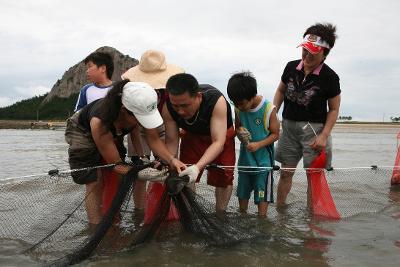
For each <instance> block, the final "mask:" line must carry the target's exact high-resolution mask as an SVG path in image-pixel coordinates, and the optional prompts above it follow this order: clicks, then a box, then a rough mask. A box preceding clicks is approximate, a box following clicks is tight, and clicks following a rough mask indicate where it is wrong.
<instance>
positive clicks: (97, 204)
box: [85, 171, 103, 225]
mask: <svg viewBox="0 0 400 267" xmlns="http://www.w3.org/2000/svg"><path fill="white" fill-rule="evenodd" d="M97 177H98V178H97V181H95V182H92V183H88V184H86V196H85V197H86V199H85V204H86V212H87V216H88V220H89V224H91V225H97V224H99V223H100V221H101V219H102V217H103V216H102V212H101V205H102V201H103V200H102V192H103V180H102V178H101V173H100V172H99V171H98V172H97Z"/></svg>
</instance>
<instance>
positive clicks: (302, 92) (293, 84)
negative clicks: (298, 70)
mask: <svg viewBox="0 0 400 267" xmlns="http://www.w3.org/2000/svg"><path fill="white" fill-rule="evenodd" d="M296 88H298V89H296ZM319 90H320V88H319V87H318V86H316V85H314V82H313V81H309V82H306V83H304V84H301V81H295V80H294V79H293V78H289V81H288V83H287V90H286V97H287V98H288V99H289V100H290V101H292V102H295V103H297V104H298V105H301V106H305V107H307V106H308V105H309V104H310V102H311V99H312V98H313V96H314V95H316V94H317V91H319Z"/></svg>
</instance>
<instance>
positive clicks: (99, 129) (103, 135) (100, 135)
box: [90, 117, 130, 174]
mask: <svg viewBox="0 0 400 267" xmlns="http://www.w3.org/2000/svg"><path fill="white" fill-rule="evenodd" d="M90 128H91V132H92V137H93V140H94V142H95V144H96V146H97V149H98V150H99V152H100V154H101V156H102V157H103V159H104V160H105V161H106V162H107V163H108V164H113V163H118V162H121V161H122V159H121V157H120V156H119V152H118V149H117V147H116V146H115V143H114V138H113V136H112V133H111V132H110V131H109V130H108V129H107V128H105V127H104V125H103V123H102V122H101V120H100V119H99V118H96V117H94V118H92V119H91V120H90ZM114 170H115V171H116V172H117V173H119V174H126V173H127V172H128V171H129V170H130V168H129V167H127V166H123V165H117V166H116V167H115V168H114Z"/></svg>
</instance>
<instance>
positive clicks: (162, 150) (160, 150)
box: [145, 107, 186, 172]
mask: <svg viewBox="0 0 400 267" xmlns="http://www.w3.org/2000/svg"><path fill="white" fill-rule="evenodd" d="M164 108H166V107H164ZM164 124H165V139H166V141H167V140H168V138H170V137H168V131H167V127H168V125H167V124H166V123H165V121H164ZM145 133H146V135H145V138H146V141H147V144H148V145H149V147H150V149H151V150H152V151H153V152H154V153H155V154H156V155H158V156H159V157H160V158H161V159H162V160H164V161H165V162H167V163H168V164H169V165H171V166H172V167H174V168H175V169H176V171H177V172H180V171H181V170H182V169H185V168H186V165H185V164H184V163H183V162H181V161H180V160H178V159H177V158H176V157H175V156H176V151H177V148H175V150H173V149H171V150H170V149H169V147H168V146H167V145H166V143H164V141H163V140H162V139H161V138H160V136H159V135H158V131H157V129H145ZM169 135H170V134H169ZM176 138H178V135H177V136H176ZM172 151H175V152H172Z"/></svg>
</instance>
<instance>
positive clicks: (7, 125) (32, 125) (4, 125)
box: [0, 120, 67, 130]
mask: <svg viewBox="0 0 400 267" xmlns="http://www.w3.org/2000/svg"><path fill="white" fill-rule="evenodd" d="M66 125H67V123H66V121H35V120H0V129H50V130H53V129H55V128H60V127H65V126H66Z"/></svg>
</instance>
